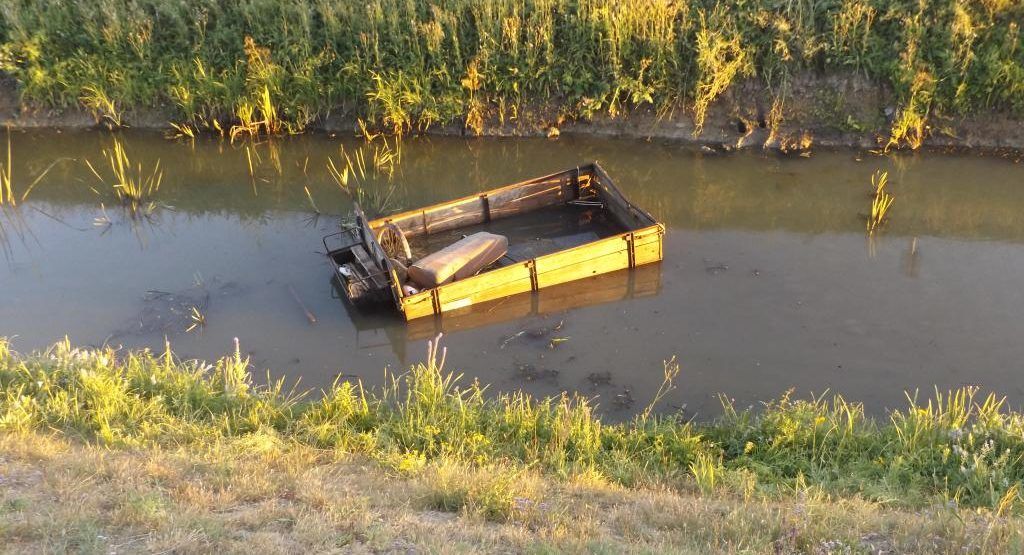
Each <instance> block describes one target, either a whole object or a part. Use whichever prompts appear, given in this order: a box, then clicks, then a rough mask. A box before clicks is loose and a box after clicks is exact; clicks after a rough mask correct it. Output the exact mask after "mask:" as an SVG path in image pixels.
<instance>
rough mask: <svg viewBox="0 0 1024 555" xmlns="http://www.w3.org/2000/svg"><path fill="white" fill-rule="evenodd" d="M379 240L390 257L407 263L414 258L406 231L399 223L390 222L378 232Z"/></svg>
mask: <svg viewBox="0 0 1024 555" xmlns="http://www.w3.org/2000/svg"><path fill="white" fill-rule="evenodd" d="M377 242H378V243H380V246H381V248H383V249H384V252H385V253H387V255H388V257H389V258H394V259H395V260H398V261H399V262H401V263H403V264H406V263H408V262H409V259H411V258H412V251H411V250H410V249H409V241H408V240H407V239H406V238H405V233H402V229H401V228H400V227H398V226H397V225H395V224H393V223H391V222H388V223H386V224H384V227H382V228H381V229H380V231H378V232H377Z"/></svg>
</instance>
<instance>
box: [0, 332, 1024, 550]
mask: <svg viewBox="0 0 1024 555" xmlns="http://www.w3.org/2000/svg"><path fill="white" fill-rule="evenodd" d="M436 358H437V357H436V353H435V356H429V357H428V363H427V364H424V365H420V366H417V367H416V368H414V369H413V370H412V371H411V372H410V373H409V374H408V375H406V376H404V377H402V378H400V379H396V381H395V382H394V383H393V386H392V387H390V388H388V389H386V390H383V391H377V392H372V393H364V392H362V391H360V390H359V389H358V387H353V386H351V385H346V384H340V385H339V386H338V387H337V388H335V389H334V390H332V391H330V392H327V393H326V394H325V395H324V396H323V398H322V399H319V400H315V401H296V400H294V399H290V398H288V396H286V395H283V394H282V392H281V391H280V389H279V388H275V387H269V388H261V387H256V386H254V385H252V384H251V383H250V381H249V378H248V376H249V368H248V361H246V360H244V359H242V358H240V357H239V356H238V355H237V354H236V355H234V356H229V357H226V358H224V359H222V360H221V361H218V362H217V363H216V364H205V363H198V362H196V363H187V362H181V361H177V360H175V359H174V358H173V356H172V355H170V354H169V353H165V354H164V355H161V356H153V355H149V354H147V353H115V352H113V351H95V350H82V349H74V348H72V347H71V346H70V345H67V344H61V345H58V346H55V347H54V348H53V349H51V350H50V351H49V352H47V353H42V354H36V355H30V356H21V355H17V354H15V353H12V352H10V351H9V349H8V348H7V347H6V344H4V343H0V430H2V435H0V443H2V449H0V451H2V452H3V453H4V456H3V458H2V459H0V473H2V475H3V477H4V483H5V488H4V493H3V500H2V506H0V507H2V508H0V522H2V523H3V526H2V528H0V535H2V536H3V537H4V539H5V543H6V545H8V546H15V547H14V549H21V548H25V549H28V548H29V547H47V548H50V549H54V550H62V549H65V548H67V547H73V548H76V549H77V548H87V549H90V550H93V549H95V550H108V549H110V548H114V547H116V546H119V545H120V546H122V547H121V548H122V549H131V550H143V549H145V550H160V549H168V548H172V547H175V546H179V547H181V548H182V549H184V550H196V551H201V550H210V549H218V550H220V549H227V550H238V551H241V550H244V549H247V548H250V547H260V548H265V549H277V550H281V551H288V550H294V549H295V548H296V547H297V546H298V547H302V548H316V549H321V548H327V547H331V546H338V545H344V546H349V547H354V546H358V547H361V548H367V549H378V550H379V549H382V550H388V549H396V550H404V549H405V548H406V547H408V546H409V545H410V542H411V544H415V545H420V546H423V547H426V548H429V549H431V550H445V549H449V548H451V549H454V550H462V551H470V550H475V549H488V550H508V549H512V550H536V551H544V550H547V549H573V550H576V549H590V550H604V551H607V552H619V551H621V550H623V549H626V548H628V549H632V550H640V551H643V550H652V551H663V550H667V549H672V550H680V551H695V552H703V551H706V550H707V549H709V548H710V549H714V550H721V551H746V550H750V551H755V552H766V551H783V552H789V551H805V552H815V551H828V550H830V549H831V550H834V551H837V552H842V551H843V550H844V549H845V548H844V546H847V547H851V548H852V549H854V550H855V551H861V550H866V549H876V548H877V549H887V548H891V547H894V546H895V547H896V548H897V549H898V550H899V551H917V552H949V553H952V552H961V550H962V549H963V548H966V549H967V550H968V551H977V550H985V549H987V550H994V551H1007V550H1011V551H1013V550H1016V551H1020V550H1021V549H1024V528H1022V524H1024V522H1022V520H1021V518H1020V511H1021V509H1022V508H1024V505H1022V497H1021V494H1020V481H1021V478H1022V476H1024V465H1022V463H1021V457H1022V453H1024V433H1022V428H1024V416H1022V415H1021V414H1019V413H1014V412H1009V411H1006V410H1005V409H1004V408H1003V407H1001V406H999V405H998V403H995V402H994V401H992V400H991V399H987V400H984V401H981V402H975V400H974V398H973V397H972V396H971V394H970V393H971V392H970V391H966V390H965V391H962V392H955V394H954V395H953V396H952V397H949V398H944V399H943V400H942V401H941V402H939V403H931V404H929V405H925V406H917V407H911V408H909V409H908V410H906V411H904V412H900V413H894V414H893V415H892V417H891V419H890V421H888V422H884V423H878V422H874V421H871V420H869V419H866V418H864V417H863V415H862V413H861V412H860V409H859V407H858V406H856V405H853V404H849V403H846V402H844V401H842V400H835V401H832V402H795V401H789V400H782V401H779V402H776V403H774V404H772V405H770V406H769V407H768V408H766V409H765V410H763V411H761V412H759V413H758V414H756V415H755V414H746V413H740V414H737V413H734V412H728V413H727V415H726V416H725V417H724V418H723V419H721V420H720V421H717V422H712V423H704V424H696V425H691V424H686V423H682V422H678V421H676V420H674V419H671V418H655V417H647V418H644V417H639V418H638V419H636V420H635V421H633V422H629V423H625V424H621V425H605V424H602V423H601V422H599V421H598V420H597V419H595V418H594V416H593V415H592V414H591V409H590V407H588V406H587V405H586V404H585V403H584V402H582V401H579V400H573V399H554V400H548V401H537V400H531V399H528V398H525V397H522V396H499V397H494V398H490V399H488V398H485V397H484V396H483V395H482V391H481V390H480V389H479V388H478V387H477V386H474V385H469V386H460V385H459V384H458V383H457V382H456V381H454V380H453V378H451V377H450V376H448V375H446V374H444V373H443V372H442V371H441V370H440V364H439V363H437V362H431V361H436ZM452 513H455V514H457V515H459V516H457V517H454V516H452ZM453 519H454V520H453ZM438 527H440V529H441V530H442V531H444V532H446V533H447V534H449V535H450V537H451V538H454V540H453V541H454V542H455V544H454V545H453V546H449V541H448V537H449V535H445V534H438V533H436V529H437V528H438Z"/></svg>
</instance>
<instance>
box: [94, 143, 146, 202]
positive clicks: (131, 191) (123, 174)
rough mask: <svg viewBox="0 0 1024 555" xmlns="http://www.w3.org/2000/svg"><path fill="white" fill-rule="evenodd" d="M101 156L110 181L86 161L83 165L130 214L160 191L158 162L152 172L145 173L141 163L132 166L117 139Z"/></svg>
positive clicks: (122, 145)
mask: <svg viewBox="0 0 1024 555" xmlns="http://www.w3.org/2000/svg"><path fill="white" fill-rule="evenodd" d="M103 156H104V158H106V160H107V163H108V164H109V165H110V172H111V174H112V175H113V178H112V179H105V178H104V177H103V176H102V175H100V172H99V171H97V170H96V168H95V167H94V166H93V165H92V163H91V162H89V161H88V160H86V161H85V165H86V166H88V167H89V169H90V170H91V171H92V173H93V175H95V176H96V179H98V180H99V181H100V182H101V183H103V184H105V185H108V184H109V186H110V187H111V188H112V189H113V190H114V193H115V194H116V195H117V198H118V200H120V201H121V203H122V204H123V205H125V206H126V207H129V208H131V209H132V212H135V211H137V210H138V209H139V208H142V207H143V206H144V204H145V203H147V202H148V201H149V199H150V198H151V197H152V196H153V194H154V193H156V192H157V191H158V190H159V189H160V182H161V181H162V180H163V171H162V170H161V169H160V160H157V161H156V164H155V165H154V166H153V169H152V171H146V169H145V168H144V167H143V165H142V163H141V162H139V163H136V164H135V165H133V164H132V161H131V159H130V158H129V157H128V152H127V151H126V150H125V148H124V144H123V143H121V141H120V140H118V139H117V138H114V144H113V146H112V147H111V148H110V149H109V150H108V149H104V151H103ZM150 205H152V203H150Z"/></svg>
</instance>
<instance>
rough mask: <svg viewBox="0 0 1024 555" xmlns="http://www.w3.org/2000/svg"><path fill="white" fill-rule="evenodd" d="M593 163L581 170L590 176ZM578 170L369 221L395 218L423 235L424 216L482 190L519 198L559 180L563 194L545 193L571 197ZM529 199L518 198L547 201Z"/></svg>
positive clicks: (536, 203)
mask: <svg viewBox="0 0 1024 555" xmlns="http://www.w3.org/2000/svg"><path fill="white" fill-rule="evenodd" d="M592 166H593V165H592V164H588V165H586V166H581V167H580V168H579V171H580V174H581V175H583V174H584V173H586V174H587V175H588V176H589V174H590V172H591V168H592ZM576 171H577V169H576V168H573V169H571V170H566V171H561V172H557V173H553V174H550V175H545V176H542V177H537V178H534V179H529V180H526V181H520V182H518V183H513V184H511V185H506V186H504V187H498V188H496V189H491V190H488V191H484V192H483V193H476V194H472V195H467V196H464V197H461V198H457V199H454V200H451V201H447V202H442V203H438V204H433V205H430V206H426V207H423V208H418V209H415V210H409V211H407V212H401V213H398V214H393V215H390V216H385V217H383V218H377V219H376V220H373V221H371V222H369V225H370V227H371V228H373V229H380V228H381V227H382V226H383V225H384V224H385V223H387V222H393V223H395V225H397V226H398V227H400V228H401V229H402V231H403V232H405V233H406V235H408V236H415V235H420V234H422V233H425V232H426V231H428V230H427V229H426V226H425V225H424V219H425V218H424V217H425V216H426V219H427V220H429V219H430V215H431V214H432V213H433V212H435V211H439V210H444V209H445V208H447V207H450V206H453V205H456V204H459V203H462V202H465V201H472V200H477V199H479V197H480V195H481V194H487V195H488V197H490V198H492V199H493V197H494V196H495V195H497V196H498V197H499V199H501V198H510V199H511V198H516V197H518V196H524V195H521V194H519V193H520V192H525V196H528V197H529V195H531V194H532V193H535V192H536V191H537V190H538V189H546V187H544V186H543V185H542V184H545V183H548V184H560V185H561V186H562V187H563V190H562V193H561V194H560V195H559V194H555V195H553V196H552V197H551V198H549V197H544V198H545V199H546V200H547V201H551V200H552V198H556V199H557V198H561V199H563V200H570V199H569V198H567V197H566V193H565V187H568V186H569V184H570V182H571V181H570V180H571V179H572V176H573V175H574V173H575V172H576ZM581 181H582V180H581ZM529 198H534V197H529ZM528 200H529V199H525V200H521V201H519V202H523V203H526V204H523V205H522V206H524V207H527V206H532V207H533V208H537V207H538V206H543V205H545V204H541V201H537V200H534V201H530V202H528ZM492 210H493V205H492ZM506 213H508V214H511V213H512V211H511V210H509V209H508V208H506V209H504V211H503V212H502V214H506ZM515 213H519V212H515Z"/></svg>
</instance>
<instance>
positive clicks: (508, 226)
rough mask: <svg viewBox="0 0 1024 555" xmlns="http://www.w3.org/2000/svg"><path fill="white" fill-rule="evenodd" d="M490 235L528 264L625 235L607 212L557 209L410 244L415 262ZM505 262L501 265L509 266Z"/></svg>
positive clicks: (573, 207)
mask: <svg viewBox="0 0 1024 555" xmlns="http://www.w3.org/2000/svg"><path fill="white" fill-rule="evenodd" d="M478 231H487V232H490V233H496V234H498V235H504V236H505V237H508V256H509V257H510V258H512V259H513V260H516V261H521V260H528V259H531V258H536V257H538V256H543V255H545V254H550V253H553V252H557V251H560V250H564V249H567V248H571V247H575V246H578V245H582V244H585V243H589V242H591V241H594V240H596V239H601V238H604V237H611V236H612V235H616V234H618V233H621V232H622V231H624V230H623V229H622V228H621V227H620V226H618V225H617V224H615V223H614V222H612V221H611V220H610V218H608V217H607V213H606V212H605V211H603V210H599V209H595V208H592V207H586V208H584V207H578V206H556V207H551V208H545V209H541V210H536V211H533V212H527V213H525V214H521V215H518V216H514V217H511V218H504V219H500V220H494V221H491V222H487V223H483V224H477V225H471V226H466V227H462V228H459V229H453V230H448V231H442V232H439V233H434V234H431V235H427V236H422V235H421V236H417V237H413V238H411V239H410V240H409V244H410V248H411V249H412V253H413V259H418V258H421V257H423V256H426V255H428V254H430V253H432V252H436V251H438V250H441V249H443V248H444V247H447V246H448V245H450V244H452V243H454V242H456V241H458V240H459V239H461V238H462V237H463V236H464V235H471V234H473V233H476V232H478ZM508 262H509V261H508V259H503V260H502V261H501V262H500V263H508Z"/></svg>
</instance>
